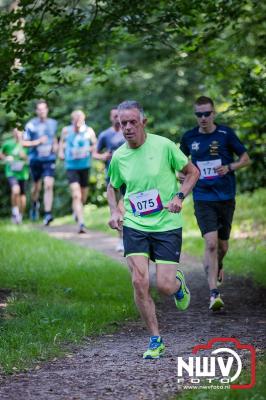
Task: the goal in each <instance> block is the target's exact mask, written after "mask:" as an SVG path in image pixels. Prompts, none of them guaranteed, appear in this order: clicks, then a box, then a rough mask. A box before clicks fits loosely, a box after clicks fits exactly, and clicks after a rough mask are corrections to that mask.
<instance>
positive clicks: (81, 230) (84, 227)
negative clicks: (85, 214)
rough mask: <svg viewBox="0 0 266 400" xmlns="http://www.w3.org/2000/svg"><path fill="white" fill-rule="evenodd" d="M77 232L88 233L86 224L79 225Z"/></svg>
mask: <svg viewBox="0 0 266 400" xmlns="http://www.w3.org/2000/svg"><path fill="white" fill-rule="evenodd" d="M78 233H88V229H87V228H86V226H85V225H84V224H80V225H79V230H78Z"/></svg>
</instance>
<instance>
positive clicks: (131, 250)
mask: <svg viewBox="0 0 266 400" xmlns="http://www.w3.org/2000/svg"><path fill="white" fill-rule="evenodd" d="M123 241H124V249H125V253H124V254H125V257H128V256H130V255H144V256H146V257H148V258H150V259H151V260H152V261H154V262H156V263H159V264H177V263H179V258H180V253H181V246H182V228H179V229H174V230H171V231H165V232H144V231H139V230H137V229H133V228H128V227H127V226H124V227H123Z"/></svg>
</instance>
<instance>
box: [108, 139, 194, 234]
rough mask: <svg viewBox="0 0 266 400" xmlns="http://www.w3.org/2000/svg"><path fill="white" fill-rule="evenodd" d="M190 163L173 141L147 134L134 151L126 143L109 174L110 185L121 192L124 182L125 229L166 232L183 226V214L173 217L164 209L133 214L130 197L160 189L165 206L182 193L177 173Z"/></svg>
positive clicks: (118, 153) (111, 165) (172, 214)
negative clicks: (145, 213) (144, 213)
mask: <svg viewBox="0 0 266 400" xmlns="http://www.w3.org/2000/svg"><path fill="white" fill-rule="evenodd" d="M187 163H188V159H187V157H186V156H185V155H184V153H182V151H181V150H179V148H178V147H177V146H176V145H175V143H173V142H172V141H171V140H169V139H167V138H165V137H162V136H158V135H152V134H147V138H146V141H145V142H144V143H143V145H141V146H140V147H138V148H136V149H131V148H129V147H128V145H127V143H124V144H123V145H122V146H121V147H120V148H119V149H117V150H116V151H115V152H114V155H113V158H112V160H111V163H110V167H109V170H108V175H109V176H110V182H111V185H112V186H113V187H114V188H115V189H119V188H120V186H121V185H122V184H123V183H124V184H125V185H126V193H125V196H124V203H125V215H124V226H127V227H129V228H134V229H138V230H140V231H146V232H164V231H170V230H172V229H178V228H180V227H182V225H183V223H182V216H181V213H178V214H174V213H170V212H169V211H168V210H166V209H163V210H161V211H158V212H156V213H152V214H149V215H144V216H138V215H136V214H134V212H133V210H132V208H131V205H130V201H129V196H131V195H132V194H136V193H139V192H145V191H147V190H152V189H157V190H158V192H159V195H160V198H161V200H162V204H163V205H164V206H165V205H166V204H167V203H168V202H169V201H170V200H171V199H173V197H174V195H175V194H176V193H177V192H178V190H179V183H178V182H177V178H176V171H181V170H182V169H183V168H184V167H185V166H186V165H187Z"/></svg>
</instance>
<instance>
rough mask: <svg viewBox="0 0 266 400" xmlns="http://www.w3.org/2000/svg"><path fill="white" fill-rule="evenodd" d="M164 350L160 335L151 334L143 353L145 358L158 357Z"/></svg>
mask: <svg viewBox="0 0 266 400" xmlns="http://www.w3.org/2000/svg"><path fill="white" fill-rule="evenodd" d="M164 350H165V345H164V343H163V339H162V338H161V337H160V336H151V337H150V343H149V347H148V350H147V351H145V353H144V354H143V358H144V359H145V360H152V359H156V358H160V357H161V356H162V355H163V353H164Z"/></svg>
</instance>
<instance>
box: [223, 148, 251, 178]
mask: <svg viewBox="0 0 266 400" xmlns="http://www.w3.org/2000/svg"><path fill="white" fill-rule="evenodd" d="M250 163H251V160H250V158H249V155H248V153H247V152H245V153H243V154H241V156H240V157H239V159H238V160H237V161H234V162H232V163H231V164H228V165H221V166H220V167H219V168H216V172H217V173H218V175H220V176H223V175H225V174H227V173H228V172H232V171H236V170H238V169H240V168H243V167H246V166H248V165H249V164H250Z"/></svg>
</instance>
